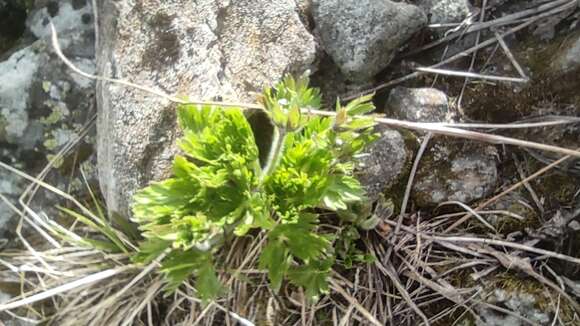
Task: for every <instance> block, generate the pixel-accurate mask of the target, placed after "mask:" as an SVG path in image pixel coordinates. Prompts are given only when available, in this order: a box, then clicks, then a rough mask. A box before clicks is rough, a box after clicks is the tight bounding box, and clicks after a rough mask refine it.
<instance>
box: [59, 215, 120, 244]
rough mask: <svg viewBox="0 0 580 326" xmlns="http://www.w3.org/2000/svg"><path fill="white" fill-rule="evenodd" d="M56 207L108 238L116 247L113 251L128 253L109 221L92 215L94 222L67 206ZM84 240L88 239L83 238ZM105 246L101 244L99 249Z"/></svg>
mask: <svg viewBox="0 0 580 326" xmlns="http://www.w3.org/2000/svg"><path fill="white" fill-rule="evenodd" d="M57 208H58V209H59V210H61V211H62V212H64V213H66V214H68V215H70V216H71V217H73V218H75V219H76V220H77V221H79V222H81V223H83V224H84V225H86V226H88V227H89V228H91V229H93V230H94V231H96V232H99V233H101V234H102V235H103V236H105V237H106V238H108V239H109V240H110V244H111V245H114V247H115V248H116V249H114V251H113V252H118V251H121V252H124V253H129V250H128V249H127V247H126V246H125V244H124V243H123V241H122V240H121V239H120V238H119V236H118V235H117V233H116V232H117V231H116V230H115V229H113V227H112V226H111V224H110V223H108V222H103V221H102V220H100V219H99V218H98V217H96V216H92V219H94V220H96V222H94V221H93V220H91V218H89V217H86V216H84V215H82V214H79V213H77V212H75V211H73V210H70V209H68V208H64V207H60V206H57ZM85 240H88V239H85ZM92 243H94V244H95V243H96V242H92ZM102 244H103V243H102V242H100V245H102ZM105 247H106V246H105ZM105 247H103V246H101V249H105ZM110 248H113V246H110Z"/></svg>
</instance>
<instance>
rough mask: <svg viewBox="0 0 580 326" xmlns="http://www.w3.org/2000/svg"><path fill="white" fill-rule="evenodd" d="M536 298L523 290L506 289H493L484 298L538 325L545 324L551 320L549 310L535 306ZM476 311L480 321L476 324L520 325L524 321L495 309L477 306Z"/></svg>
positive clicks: (488, 325)
mask: <svg viewBox="0 0 580 326" xmlns="http://www.w3.org/2000/svg"><path fill="white" fill-rule="evenodd" d="M538 300H540V298H537V297H536V296H535V295H533V294H531V293H526V292H525V291H506V290H503V289H494V290H492V292H491V293H490V296H489V297H487V298H486V301H487V302H488V303H492V304H495V305H499V306H502V307H505V308H506V309H508V310H510V311H513V312H514V313H515V314H517V315H519V316H522V317H524V318H527V319H528V320H531V321H532V322H534V323H536V324H538V325H547V324H548V323H549V322H550V321H551V320H552V318H551V316H550V315H551V312H550V311H542V310H541V309H539V308H537V306H538ZM477 311H478V313H479V317H480V318H481V320H482V322H483V323H481V322H479V321H478V322H476V325H477V326H520V325H524V324H525V323H523V322H522V320H521V318H517V317H516V316H513V315H507V314H499V313H498V312H497V311H496V310H493V309H489V308H484V306H483V305H481V306H477Z"/></svg>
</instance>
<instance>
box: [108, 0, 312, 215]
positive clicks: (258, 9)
mask: <svg viewBox="0 0 580 326" xmlns="http://www.w3.org/2000/svg"><path fill="white" fill-rule="evenodd" d="M98 16H99V24H98V25H99V44H98V55H97V57H98V59H99V62H98V69H97V70H98V73H99V74H101V75H105V76H108V77H113V78H122V79H127V80H130V81H132V82H134V83H137V84H140V85H146V86H151V87H154V88H157V89H162V90H164V91H166V92H168V93H178V94H182V95H186V94H187V95H189V96H190V97H192V98H196V99H205V100H212V99H216V100H219V99H224V100H238V101H239V100H243V101H254V98H253V96H252V95H251V92H259V91H261V89H262V88H263V87H264V86H266V85H270V84H271V83H273V82H275V81H277V80H279V79H280V78H281V77H282V76H283V75H284V74H285V73H289V72H290V73H292V72H294V73H301V72H302V71H305V70H306V69H310V68H312V63H313V62H314V60H315V55H316V43H315V40H314V37H313V36H312V35H311V34H309V33H308V31H307V30H306V28H305V27H304V25H303V24H302V22H301V21H300V17H299V14H298V9H297V6H296V3H295V2H294V1H293V0H274V1H271V0H247V1H221V0H220V1H218V0H202V1H197V2H196V4H195V5H192V3H191V2H190V1H187V0H171V1H161V0H155V1H148V2H147V3H146V5H145V4H143V3H141V2H136V4H135V5H131V4H130V3H127V2H124V1H118V2H114V1H105V2H103V4H102V5H101V6H100V7H99V14H98ZM97 102H98V109H99V117H98V123H97V124H98V137H99V139H98V143H99V145H98V155H99V177H100V182H101V188H102V192H103V194H104V196H105V199H106V201H107V204H108V208H109V209H110V210H112V211H117V212H119V213H121V214H123V215H126V216H128V215H129V213H130V212H129V205H130V203H131V200H132V195H133V194H134V193H135V192H136V191H137V190H138V189H139V188H141V187H143V186H145V185H147V183H148V182H149V181H151V180H158V179H161V178H165V177H167V176H169V174H170V166H171V160H172V158H173V156H174V154H175V153H176V148H175V146H174V140H175V138H176V136H177V134H178V132H179V131H178V130H177V127H176V124H175V120H176V118H175V114H174V108H175V105H173V104H171V103H169V102H168V101H166V100H162V99H159V98H156V97H154V96H151V95H147V94H144V93H143V92H141V91H138V90H135V89H131V88H128V87H120V86H118V85H114V84H109V83H100V84H99V85H98V86H97Z"/></svg>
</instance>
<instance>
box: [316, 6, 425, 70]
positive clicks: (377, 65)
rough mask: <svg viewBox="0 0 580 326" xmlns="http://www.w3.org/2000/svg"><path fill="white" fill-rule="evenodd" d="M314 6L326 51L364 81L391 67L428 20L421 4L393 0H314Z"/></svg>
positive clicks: (343, 67) (342, 66)
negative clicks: (396, 53) (419, 6)
mask: <svg viewBox="0 0 580 326" xmlns="http://www.w3.org/2000/svg"><path fill="white" fill-rule="evenodd" d="M312 8H313V9H312V10H313V17H314V22H315V25H316V28H317V29H318V33H319V34H320V38H321V40H322V45H323V48H324V50H325V51H326V52H327V53H328V54H329V55H330V56H331V57H332V59H333V60H334V62H335V63H336V64H337V65H338V66H339V67H340V69H341V71H342V72H343V74H345V75H346V76H347V77H349V78H350V79H352V80H360V81H366V80H369V79H370V78H372V77H373V76H374V75H376V74H377V73H379V72H380V71H381V70H383V69H384V68H385V67H387V65H388V64H389V63H390V62H391V60H392V58H393V56H394V55H395V52H396V51H397V50H398V49H399V48H400V47H401V46H403V45H404V44H405V42H406V41H407V40H408V39H409V38H410V37H411V36H412V35H413V34H414V33H416V32H417V31H418V30H419V29H421V28H422V27H423V26H424V25H425V23H426V21H427V17H426V16H425V13H424V12H423V11H422V10H421V9H419V8H418V7H416V6H413V5H409V4H405V3H399V2H392V1H389V0H383V1H375V0H314V1H313V5H312Z"/></svg>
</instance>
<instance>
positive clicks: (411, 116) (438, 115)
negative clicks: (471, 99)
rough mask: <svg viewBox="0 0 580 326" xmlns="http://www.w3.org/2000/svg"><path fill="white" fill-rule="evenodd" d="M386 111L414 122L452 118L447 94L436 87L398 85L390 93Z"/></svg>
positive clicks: (443, 120)
mask: <svg viewBox="0 0 580 326" xmlns="http://www.w3.org/2000/svg"><path fill="white" fill-rule="evenodd" d="M385 111H386V113H387V114H389V115H390V116H393V117H395V118H398V119H403V120H409V121H414V122H449V121H451V120H452V117H451V112H450V110H449V102H448V99H447V95H445V93H443V92H442V91H440V90H438V89H435V88H406V87H396V88H394V89H393V90H392V91H391V93H390V94H389V99H388V100H387V103H386V105H385Z"/></svg>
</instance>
